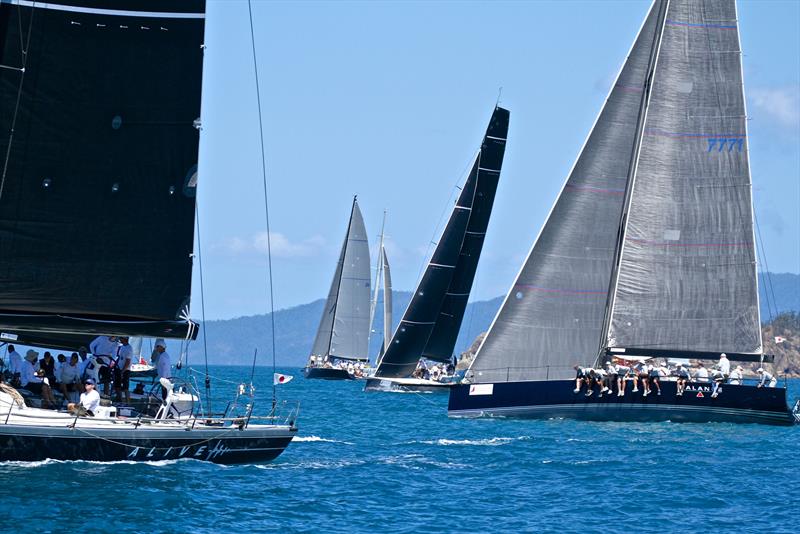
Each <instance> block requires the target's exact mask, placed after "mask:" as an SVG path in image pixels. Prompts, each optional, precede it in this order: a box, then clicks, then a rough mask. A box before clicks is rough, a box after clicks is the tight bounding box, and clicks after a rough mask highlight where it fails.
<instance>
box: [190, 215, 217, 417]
mask: <svg viewBox="0 0 800 534" xmlns="http://www.w3.org/2000/svg"><path fill="white" fill-rule="evenodd" d="M194 213H195V216H194V220H195V224H196V225H197V266H198V268H199V271H200V272H199V274H200V315H201V317H202V319H203V356H204V358H205V367H206V369H205V371H206V377H205V382H204V384H205V389H206V410H207V411H208V414H209V415H211V413H212V412H211V376H210V375H209V374H208V341H207V340H208V329H207V328H206V326H207V325H208V323H206V298H205V288H204V287H203V253H202V248H201V246H200V242H201V241H202V240H201V239H200V212H199V210H198V209H197V202H195V203H194ZM186 359H187V362H186V363H187V364H188V363H189V362H188V359H189V354H188V350H187V354H186Z"/></svg>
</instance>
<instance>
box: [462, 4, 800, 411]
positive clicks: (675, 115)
mask: <svg viewBox="0 0 800 534" xmlns="http://www.w3.org/2000/svg"><path fill="white" fill-rule="evenodd" d="M741 55H742V53H741V48H740V41H739V24H738V17H737V11H736V4H735V2H734V1H733V0H703V1H700V0H656V1H655V2H653V4H652V7H651V8H650V11H649V13H648V15H647V17H646V19H645V21H644V23H643V25H642V26H641V29H640V30H639V33H638V36H637V37H636V39H635V41H634V43H633V46H632V48H631V50H630V52H629V54H628V56H627V59H626V60H625V63H624V64H623V66H622V69H621V70H620V72H619V74H618V76H617V78H616V81H615V82H614V84H613V86H612V87H611V91H610V93H609V95H608V97H607V99H606V101H605V104H604V106H603V108H602V110H601V112H600V114H599V116H598V117H597V119H596V121H595V124H594V126H593V128H592V130H591V131H590V133H589V136H588V138H587V139H586V141H585V144H584V146H583V148H582V149H581V151H580V154H579V156H578V159H577V160H576V161H575V164H574V166H573V168H572V170H571V172H570V173H569V175H568V176H567V179H566V182H565V183H564V186H563V188H562V189H561V192H560V194H559V196H558V198H557V200H556V202H555V205H554V206H553V208H552V210H551V212H550V214H549V216H548V218H547V220H546V222H545V223H544V226H543V227H542V229H541V231H540V233H539V236H538V237H537V238H536V240H535V241H534V244H533V247H532V249H531V251H530V253H529V255H528V258H527V260H526V261H525V263H524V264H523V265H522V268H521V270H520V272H519V274H518V275H517V278H516V280H515V281H514V284H513V286H512V287H511V289H510V290H509V292H508V294H507V295H506V298H505V301H504V302H503V305H502V307H501V309H500V310H499V312H498V313H497V315H496V317H495V318H494V321H493V322H492V325H491V327H490V329H489V332H488V334H487V335H486V337H485V339H484V341H483V343H482V345H481V346H480V348H479V350H478V353H477V355H476V357H475V359H474V361H473V362H472V364H471V367H470V368H469V370H468V372H467V378H466V381H467V382H468V383H464V384H462V385H459V386H456V387H454V388H453V389H451V391H450V400H449V407H448V412H449V414H450V415H452V416H481V415H502V416H512V417H525V418H552V417H568V418H576V419H589V420H615V421H632V420H641V421H666V420H669V421H695V422H707V421H729V422H753V423H769V424H779V425H781V424H791V423H793V422H795V421H796V420H797V419H798V409H797V405H796V407H795V409H794V414H793V413H792V410H790V409H789V408H788V406H787V399H786V387H785V384H784V385H781V386H778V387H758V385H757V384H754V383H751V384H748V383H747V382H746V381H745V382H743V383H739V384H733V383H724V382H725V377H724V376H722V377H721V379H720V380H719V382H718V383H709V382H700V381H697V382H690V383H689V385H688V386H686V391H684V392H681V391H680V390H679V385H678V384H679V383H678V381H675V379H672V380H670V379H669V378H664V377H662V379H661V389H660V394H651V395H647V394H646V392H645V390H643V389H639V390H637V389H636V382H634V389H633V390H631V389H630V388H628V386H627V382H626V381H625V379H624V378H623V379H622V381H621V382H620V384H621V389H620V388H619V387H618V388H617V389H618V390H619V391H614V394H606V395H602V393H603V391H602V390H601V389H600V387H598V388H597V389H589V390H583V389H581V387H578V388H575V385H576V379H575V371H574V370H573V369H574V367H575V366H579V367H583V368H591V369H602V368H605V367H606V364H607V362H608V363H610V364H611V365H613V362H614V361H615V360H617V361H618V360H622V361H634V360H637V359H638V360H644V361H648V362H652V363H653V366H654V367H656V366H660V365H662V361H663V360H666V359H671V358H683V359H690V360H700V361H702V360H712V361H717V359H720V360H724V358H721V355H722V354H723V353H725V354H726V355H727V359H728V360H729V361H740V362H757V363H761V364H762V365H764V364H766V363H768V362H769V361H771V357H770V356H769V355H767V354H764V351H763V345H762V340H761V329H760V317H759V305H758V287H757V277H756V269H757V265H756V243H755V238H754V233H753V207H752V198H751V191H752V183H751V178H750V167H749V161H748V155H749V144H748V136H747V116H746V111H745V98H744V90H743V81H742V62H741ZM727 365H728V364H726V366H727ZM579 373H583V371H582V370H579ZM589 374H590V375H592V376H595V375H596V374H598V373H596V372H595V371H590V372H589ZM589 382H590V386H589V387H591V388H594V381H592V380H590V381H589ZM579 384H580V382H579ZM720 386H721V387H720ZM717 387H720V388H719V391H717ZM626 389H627V391H625V390H626ZM609 393H610V392H609Z"/></svg>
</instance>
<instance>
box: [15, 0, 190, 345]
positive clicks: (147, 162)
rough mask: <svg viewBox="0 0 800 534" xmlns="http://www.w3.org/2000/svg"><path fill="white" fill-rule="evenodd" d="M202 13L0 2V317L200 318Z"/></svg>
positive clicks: (137, 329) (85, 326) (82, 329)
mask: <svg viewBox="0 0 800 534" xmlns="http://www.w3.org/2000/svg"><path fill="white" fill-rule="evenodd" d="M204 21H205V2H204V0H185V1H180V2H175V1H172V2H149V1H144V0H138V1H137V0H126V1H124V2H117V1H99V0H60V1H57V2H28V1H22V0H14V1H9V0H3V1H2V3H0V65H2V66H3V68H2V69H0V158H2V163H1V164H2V178H0V280H1V281H2V284H1V285H2V287H1V288H0V329H2V330H3V331H4V332H14V333H15V334H18V335H19V336H20V337H21V338H24V335H25V333H26V332H37V333H39V335H41V334H42V333H44V334H45V335H50V334H57V333H65V332H68V333H73V334H96V333H107V334H129V335H143V336H161V337H186V336H187V335H189V336H192V335H193V334H194V333H195V328H194V325H193V324H191V323H190V322H189V321H188V320H187V319H186V317H187V316H188V306H189V297H190V293H191V272H192V250H193V238H194V232H193V227H194V213H195V187H196V184H197V161H198V140H199V133H198V128H199V120H198V119H199V117H200V95H201V79H202V70H203V50H202V46H203V39H204ZM56 337H58V336H57V335H56Z"/></svg>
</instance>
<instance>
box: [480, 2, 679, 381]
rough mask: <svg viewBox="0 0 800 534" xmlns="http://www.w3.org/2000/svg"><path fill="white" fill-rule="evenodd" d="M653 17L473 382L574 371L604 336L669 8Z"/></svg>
mask: <svg viewBox="0 0 800 534" xmlns="http://www.w3.org/2000/svg"><path fill="white" fill-rule="evenodd" d="M662 7H663V6H662V4H661V3H660V2H656V3H655V4H654V6H653V7H652V8H651V10H650V12H649V14H648V16H647V18H646V19H645V21H644V23H643V25H642V27H641V29H640V30H639V34H638V36H637V37H636V39H635V41H634V44H633V47H632V48H631V50H630V52H629V54H628V57H627V59H626V61H625V63H624V65H623V66H622V69H621V70H620V72H619V74H618V76H617V79H616V81H615V82H614V85H613V86H612V88H611V91H610V93H609V95H608V98H607V99H606V102H605V104H604V106H603V109H602V110H601V112H600V114H599V116H598V117H597V119H596V122H595V124H594V126H593V128H592V130H591V132H590V133H589V136H588V138H587V139H586V142H585V144H584V146H583V148H582V150H581V152H580V154H579V156H578V159H577V160H576V161H575V164H574V166H573V168H572V170H571V172H570V173H569V176H568V177H567V180H566V182H565V184H564V186H563V188H562V190H561V193H560V194H559V196H558V199H557V200H556V202H555V204H554V206H553V208H552V210H551V212H550V214H549V216H548V218H547V221H546V222H545V224H544V226H543V228H542V230H541V232H540V234H539V236H538V237H537V239H536V240H535V242H534V245H533V248H532V249H531V251H530V253H529V255H528V258H527V260H526V261H525V263H524V264H523V266H522V269H521V271H520V273H519V274H518V275H517V278H516V280H515V282H514V285H513V286H512V288H511V289H510V291H509V293H508V295H507V296H506V298H505V301H504V302H503V305H502V307H501V309H500V311H499V312H498V314H497V316H496V317H495V319H494V322H493V323H492V325H491V327H490V330H489V332H488V334H487V336H486V338H485V340H484V342H483V344H482V346H481V347H480V349H479V351H478V353H477V355H476V357H475V360H474V361H473V363H472V367H471V380H472V381H474V382H504V381H518V380H544V379H547V378H550V379H555V378H566V377H571V376H573V374H574V372H573V371H572V369H571V368H572V366H573V365H574V364H576V363H580V364H584V365H585V364H590V363H592V362H593V361H594V359H595V357H596V355H597V352H598V347H599V345H600V341H601V338H602V325H603V320H604V316H605V309H606V300H607V296H608V292H609V285H610V280H611V274H612V266H613V264H614V258H615V249H616V244H617V241H618V235H619V226H620V215H621V213H622V206H623V199H624V197H625V189H626V184H627V182H628V177H629V174H630V172H631V162H632V159H633V154H634V150H635V140H636V131H637V125H638V124H639V122H640V116H641V114H642V111H643V109H644V106H645V94H644V89H645V86H646V82H647V76H648V71H649V70H650V67H651V64H652V62H653V55H654V54H653V52H654V49H655V44H656V43H655V39H656V35H657V27H658V22H659V19H660V18H663V9H662Z"/></svg>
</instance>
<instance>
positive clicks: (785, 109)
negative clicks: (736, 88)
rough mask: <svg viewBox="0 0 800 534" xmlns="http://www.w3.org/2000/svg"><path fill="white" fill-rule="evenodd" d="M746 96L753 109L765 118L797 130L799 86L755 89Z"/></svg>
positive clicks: (799, 107)
mask: <svg viewBox="0 0 800 534" xmlns="http://www.w3.org/2000/svg"><path fill="white" fill-rule="evenodd" d="M747 95H748V97H749V99H750V101H751V103H752V105H753V107H754V108H756V109H757V110H758V111H760V112H762V113H763V115H765V116H766V117H769V118H770V119H772V120H774V121H776V122H778V123H780V124H782V125H784V126H790V127H794V128H797V127H798V124H800V86H789V87H780V88H764V87H756V88H754V89H750V90H749V91H747Z"/></svg>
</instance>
